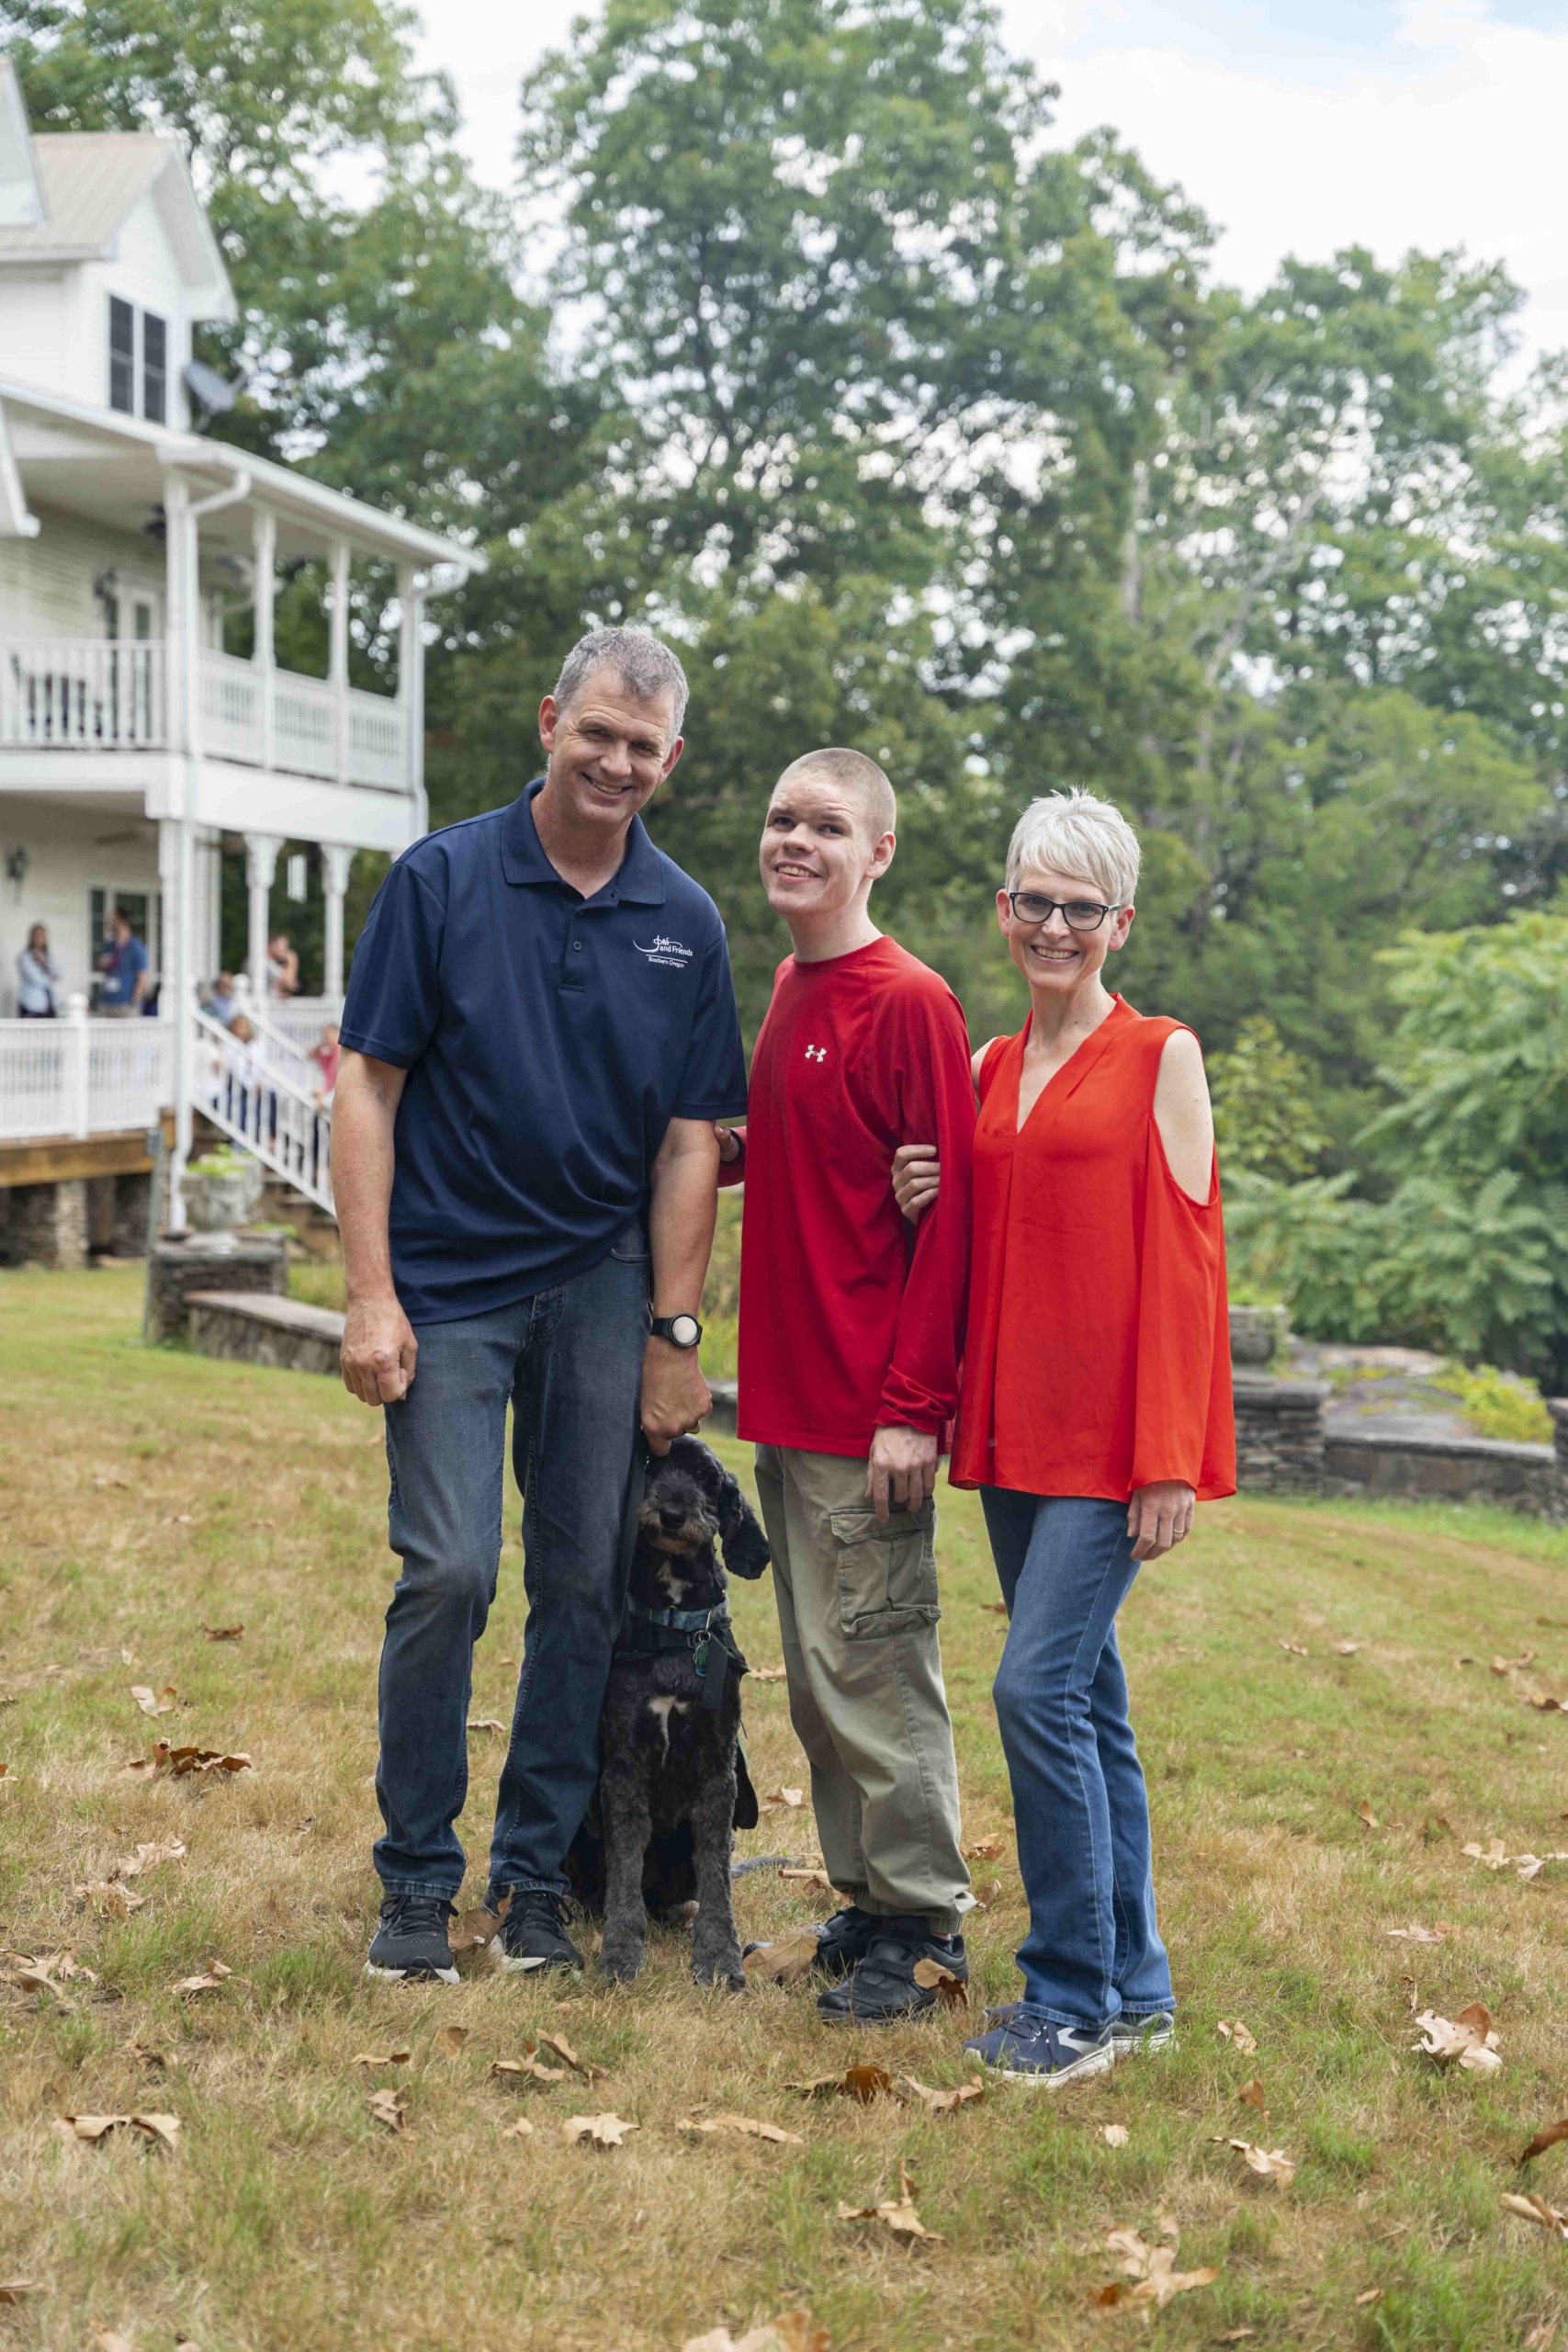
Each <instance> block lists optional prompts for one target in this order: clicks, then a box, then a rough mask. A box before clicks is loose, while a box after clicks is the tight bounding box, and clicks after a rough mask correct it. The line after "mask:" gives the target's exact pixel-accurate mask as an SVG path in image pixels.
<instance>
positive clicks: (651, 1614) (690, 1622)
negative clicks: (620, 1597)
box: [626, 1600, 727, 1634]
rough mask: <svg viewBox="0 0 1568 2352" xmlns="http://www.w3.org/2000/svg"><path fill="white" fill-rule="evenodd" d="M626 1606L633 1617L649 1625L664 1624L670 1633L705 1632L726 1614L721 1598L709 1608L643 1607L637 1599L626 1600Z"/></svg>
mask: <svg viewBox="0 0 1568 2352" xmlns="http://www.w3.org/2000/svg"><path fill="white" fill-rule="evenodd" d="M626 1606H627V1608H628V1609H629V1610H630V1611H631V1613H632V1615H633V1616H634V1617H641V1618H643V1619H645V1620H646V1622H647V1623H649V1624H650V1625H666V1626H668V1627H669V1629H670V1631H671V1633H672V1634H705V1633H707V1632H708V1631H709V1630H710V1628H711V1627H712V1626H713V1625H714V1624H715V1623H716V1622H722V1621H723V1620H724V1618H725V1617H726V1614H727V1611H726V1610H725V1605H724V1603H723V1601H722V1600H720V1601H716V1603H715V1604H714V1606H713V1608H711V1609H645V1608H644V1607H643V1606H642V1604H641V1602H640V1601H637V1600H628V1601H627V1603H626Z"/></svg>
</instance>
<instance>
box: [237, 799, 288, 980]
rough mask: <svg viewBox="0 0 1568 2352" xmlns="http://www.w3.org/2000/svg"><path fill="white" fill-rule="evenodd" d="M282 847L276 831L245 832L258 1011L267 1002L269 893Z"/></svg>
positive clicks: (250, 954)
mask: <svg viewBox="0 0 1568 2352" xmlns="http://www.w3.org/2000/svg"><path fill="white" fill-rule="evenodd" d="M282 847H283V843H282V842H281V841H280V840H279V839H278V837H277V835H276V833H247V834H246V835H245V895H246V901H247V909H248V912H249V917H250V921H249V925H248V935H247V949H246V955H245V967H246V970H247V971H248V972H249V974H250V980H251V989H252V991H253V993H254V997H255V1000H256V1006H257V1009H258V1011H262V1010H265V1005H266V931H267V923H266V894H267V892H268V891H269V890H270V889H271V888H272V883H273V876H275V875H276V872H277V853H278V851H279V850H280V849H281V848H282Z"/></svg>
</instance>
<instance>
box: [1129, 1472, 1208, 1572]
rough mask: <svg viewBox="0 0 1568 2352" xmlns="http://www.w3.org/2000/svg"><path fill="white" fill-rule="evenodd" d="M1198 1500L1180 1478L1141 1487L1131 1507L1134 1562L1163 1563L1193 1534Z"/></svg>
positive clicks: (1130, 1524) (1163, 1480) (1130, 1522)
mask: <svg viewBox="0 0 1568 2352" xmlns="http://www.w3.org/2000/svg"><path fill="white" fill-rule="evenodd" d="M1197 1507H1198V1498H1197V1496H1196V1495H1195V1494H1194V1493H1193V1491H1192V1488H1191V1487H1189V1486H1187V1485H1185V1484H1184V1483H1183V1481H1182V1480H1181V1479H1179V1478H1159V1479H1156V1481H1155V1483H1154V1485H1153V1486H1149V1487H1139V1488H1138V1489H1137V1491H1136V1493H1135V1494H1134V1497H1133V1499H1132V1501H1131V1502H1130V1503H1129V1504H1128V1506H1127V1533H1128V1535H1129V1536H1130V1537H1131V1539H1132V1544H1133V1557H1134V1560H1163V1559H1164V1557H1165V1555H1166V1554H1167V1553H1168V1552H1173V1551H1174V1550H1175V1549H1176V1546H1177V1545H1178V1544H1180V1543H1182V1542H1184V1541H1185V1540H1186V1538H1187V1537H1188V1536H1189V1535H1190V1534H1191V1532H1192V1519H1193V1514H1194V1512H1195V1511H1196V1510H1197Z"/></svg>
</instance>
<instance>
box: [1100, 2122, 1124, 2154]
mask: <svg viewBox="0 0 1568 2352" xmlns="http://www.w3.org/2000/svg"><path fill="white" fill-rule="evenodd" d="M1127 2137H1128V2134H1127V2126H1126V2125H1125V2124H1124V2123H1102V2124H1101V2125H1100V2138H1101V2139H1102V2140H1103V2141H1104V2143H1105V2144H1106V2146H1107V2147H1108V2148H1124V2147H1125V2146H1126V2144H1127Z"/></svg>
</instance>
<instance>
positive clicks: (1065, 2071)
mask: <svg viewBox="0 0 1568 2352" xmlns="http://www.w3.org/2000/svg"><path fill="white" fill-rule="evenodd" d="M970 2054H971V2055H972V2054H973V2053H970ZM980 2064H981V2065H982V2066H983V2067H984V2069H985V2073H986V2077H987V2081H989V2082H995V2083H998V2084H1000V2083H1012V2084H1016V2085H1017V2086H1018V2087H1019V2089H1021V2090H1027V2091H1059V2090H1064V2089H1065V2088H1066V2086H1067V2084H1068V2083H1082V2082H1087V2081H1088V2079H1089V2076H1090V2075H1108V2074H1109V2073H1110V2072H1111V2052H1110V2051H1109V2050H1086V2051H1085V2052H1084V2054H1083V2056H1082V2057H1081V2058H1075V2059H1074V2060H1073V2063H1072V2064H1071V2065H1070V2066H1058V2067H1056V2068H1055V2071H1054V2072H1053V2073H1051V2074H1046V2073H1044V2072H1043V2070H1042V2071H1040V2072H1035V2071H1034V2070H1033V2069H1032V2068H1027V2069H1026V2068H1024V2067H1011V2066H991V2065H987V2064H986V2062H985V2060H984V2059H982V2060H981V2061H980Z"/></svg>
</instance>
